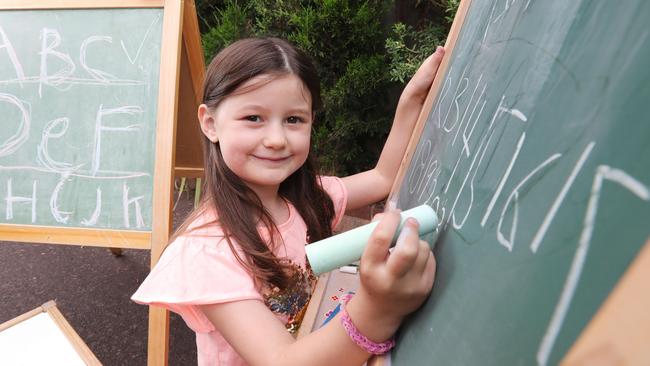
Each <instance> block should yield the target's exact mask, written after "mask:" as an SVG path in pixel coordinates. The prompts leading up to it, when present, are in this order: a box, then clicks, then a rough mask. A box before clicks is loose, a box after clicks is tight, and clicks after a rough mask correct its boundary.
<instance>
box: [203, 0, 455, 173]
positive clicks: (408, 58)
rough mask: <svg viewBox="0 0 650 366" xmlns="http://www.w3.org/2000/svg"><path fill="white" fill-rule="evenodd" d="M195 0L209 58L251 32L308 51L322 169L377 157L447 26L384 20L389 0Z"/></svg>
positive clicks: (354, 167)
mask: <svg viewBox="0 0 650 366" xmlns="http://www.w3.org/2000/svg"><path fill="white" fill-rule="evenodd" d="M457 2H458V0H442V1H441V0H438V1H430V2H429V3H426V4H421V3H420V2H419V1H418V2H416V3H415V4H413V5H412V7H413V9H414V11H415V12H417V11H421V10H422V9H425V8H426V9H432V8H436V9H438V10H440V9H443V10H444V9H448V8H449V7H450V4H451V6H453V4H454V3H457ZM196 5H197V10H198V12H199V18H200V21H201V30H202V32H203V34H202V42H203V48H204V52H205V56H206V60H210V59H211V58H212V57H213V56H214V55H215V54H216V53H217V52H218V51H219V50H221V49H222V48H223V47H225V46H227V45H228V44H230V43H232V42H233V41H235V40H237V39H240V38H242V37H249V36H276V37H281V38H284V39H287V40H289V41H290V42H292V43H293V44H295V45H296V46H298V47H299V48H301V49H302V50H304V51H305V52H307V53H308V54H309V55H310V56H311V57H312V59H313V60H314V63H315V64H316V67H317V69H318V72H319V76H320V78H321V87H322V95H323V102H324V110H323V111H322V112H321V113H320V114H319V115H318V116H317V123H316V126H315V128H314V133H313V141H312V142H313V146H314V151H315V153H316V154H317V156H318V158H319V160H320V164H321V168H323V170H324V171H325V172H327V173H332V174H339V175H345V174H352V173H356V172H359V171H361V170H364V169H368V168H370V167H372V166H373V164H374V163H376V161H377V158H378V156H379V153H380V152H381V148H382V147H383V142H384V140H385V138H386V134H387V133H388V130H389V128H390V124H391V122H392V118H393V114H394V111H395V106H396V103H397V99H398V97H399V92H400V91H401V89H402V88H403V86H404V83H405V82H406V81H408V79H409V78H410V77H411V76H412V75H413V73H414V72H415V70H417V67H418V65H419V64H420V63H421V62H422V60H423V59H424V58H425V57H426V56H427V55H429V54H430V53H431V52H432V51H433V50H434V49H435V46H437V45H439V44H441V41H442V39H443V38H444V35H445V34H446V32H447V28H448V22H447V21H446V20H445V19H442V18H441V19H438V20H435V21H434V20H427V19H425V20H424V21H423V22H419V23H420V24H416V25H406V24H402V23H396V24H389V22H387V21H386V19H387V18H388V14H389V11H391V10H392V8H393V6H394V4H393V2H392V1H387V0H366V1H344V0H312V1H299V0H240V1H237V0H224V1H207V0H202V1H197V3H196ZM456 6H457V5H456ZM454 12H455V10H454ZM422 14H426V12H423V13H422ZM442 14H443V16H449V13H445V12H444V11H442ZM452 16H453V15H452ZM439 18H440V17H439Z"/></svg>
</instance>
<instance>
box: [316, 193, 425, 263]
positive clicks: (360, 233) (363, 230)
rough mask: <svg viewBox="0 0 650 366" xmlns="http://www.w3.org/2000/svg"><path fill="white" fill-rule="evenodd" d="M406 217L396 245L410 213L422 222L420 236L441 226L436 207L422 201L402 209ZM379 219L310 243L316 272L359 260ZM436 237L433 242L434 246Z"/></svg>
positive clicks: (403, 219) (403, 218)
mask: <svg viewBox="0 0 650 366" xmlns="http://www.w3.org/2000/svg"><path fill="white" fill-rule="evenodd" d="M401 217H402V220H401V222H400V225H399V227H398V229H397V230H396V232H395V236H394V237H393V245H394V244H395V240H396V239H397V236H398V235H399V232H400V231H401V230H402V227H403V226H404V222H405V221H406V219H408V218H409V217H412V218H414V219H416V220H417V221H418V222H419V223H420V227H419V230H418V233H419V235H420V236H422V235H424V234H427V233H431V232H433V231H434V230H435V229H436V227H437V226H438V216H437V215H436V212H435V211H434V210H433V208H431V207H429V206H427V205H421V206H418V207H415V208H412V209H410V210H406V211H402V213H401ZM378 224H379V222H371V223H369V224H366V225H363V226H360V227H358V228H355V229H352V230H350V231H346V232H344V233H341V234H338V235H334V236H331V237H329V238H327V239H323V240H319V241H317V242H315V243H312V244H309V245H307V247H306V248H305V250H306V251H307V260H309V264H310V265H311V268H312V270H313V271H314V273H315V274H316V275H319V274H321V273H325V272H329V271H331V270H334V269H336V268H339V267H341V266H344V265H347V264H350V263H352V262H355V261H357V260H359V259H360V258H361V254H362V253H363V250H364V248H365V247H366V243H367V242H368V239H369V238H370V235H371V234H372V232H373V230H374V229H375V227H376V226H377V225H378ZM434 242H435V237H434V239H433V240H432V242H431V243H429V244H430V245H432V246H433V244H434Z"/></svg>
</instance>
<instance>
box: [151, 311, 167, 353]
mask: <svg viewBox="0 0 650 366" xmlns="http://www.w3.org/2000/svg"><path fill="white" fill-rule="evenodd" d="M168 344H169V311H167V310H165V309H163V308H160V307H157V306H149V341H148V348H147V365H148V366H167V361H168V356H169V354H168V351H169V348H168V347H167V346H168Z"/></svg>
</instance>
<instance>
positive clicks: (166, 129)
mask: <svg viewBox="0 0 650 366" xmlns="http://www.w3.org/2000/svg"><path fill="white" fill-rule="evenodd" d="M117 8H160V9H163V24H162V39H161V57H160V80H159V84H158V99H157V100H158V110H157V114H156V141H155V144H156V147H155V163H154V178H153V186H152V190H153V192H152V193H153V194H152V197H153V202H152V225H151V231H148V232H146V231H145V232H141V231H127V230H106V229H85V228H67V227H50V226H37V225H6V224H2V225H0V238H2V240H7V241H18V242H28V243H45V244H72V245H84V246H97V247H110V248H133V249H149V250H151V266H152V267H153V266H154V265H155V264H156V262H157V261H158V259H159V258H160V255H161V254H162V251H163V249H164V248H165V246H166V245H167V242H168V240H169V236H170V233H171V230H172V200H173V188H174V186H173V181H174V177H175V175H177V174H178V175H182V176H192V177H193V176H200V175H201V174H202V156H201V155H200V151H199V150H197V149H190V150H189V151H188V149H183V148H182V147H179V145H178V144H177V140H176V137H177V136H176V132H177V126H178V124H179V123H181V122H179V118H178V116H179V115H181V116H183V117H184V118H183V120H184V121H188V122H183V123H184V124H186V125H187V126H183V128H182V129H179V130H180V131H181V133H180V142H181V143H185V145H186V146H194V147H196V146H197V144H196V141H198V137H197V136H199V135H198V134H199V133H200V130H199V129H198V124H197V123H195V122H196V107H197V106H198V103H199V102H200V100H201V91H200V90H201V84H202V82H203V75H204V62H203V51H202V48H201V40H200V32H199V26H198V19H197V14H196V8H195V4H194V0H6V1H3V2H2V4H0V10H45V9H47V10H55V9H60V10H63V9H117ZM181 40H182V41H183V42H181ZM179 100H180V101H181V102H182V105H183V106H182V108H181V107H180V106H179ZM170 147H172V148H170ZM177 152H178V156H179V157H180V159H181V160H182V165H181V166H176V164H175V158H176V153H177ZM168 339H169V313H168V312H167V311H166V310H164V309H162V308H158V307H150V311H149V340H148V345H149V347H148V364H149V365H166V364H167V360H168Z"/></svg>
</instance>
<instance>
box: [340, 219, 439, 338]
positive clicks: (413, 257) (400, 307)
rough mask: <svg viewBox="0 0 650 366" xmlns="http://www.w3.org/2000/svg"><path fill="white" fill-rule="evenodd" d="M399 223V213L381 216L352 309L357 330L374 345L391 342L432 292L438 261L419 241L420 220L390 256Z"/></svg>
mask: <svg viewBox="0 0 650 366" xmlns="http://www.w3.org/2000/svg"><path fill="white" fill-rule="evenodd" d="M399 223H400V215H399V211H397V210H390V211H388V212H386V213H385V214H384V215H382V219H381V221H380V222H379V223H378V225H377V227H376V228H375V230H374V231H373V233H372V235H371V237H370V239H369V240H368V244H367V246H366V248H365V250H364V252H363V256H362V257H361V265H360V281H361V286H360V288H359V290H358V291H357V294H356V295H355V296H354V298H353V299H352V300H351V301H350V303H349V304H348V312H349V313H350V316H351V318H352V319H354V322H355V325H356V326H357V328H359V329H360V330H361V331H362V333H364V334H365V335H366V336H367V337H368V338H369V339H371V340H373V341H383V340H385V339H388V338H389V337H390V336H391V335H392V334H393V333H394V332H395V331H396V330H397V328H398V327H399V324H400V323H401V321H402V319H403V318H404V316H406V315H407V314H409V313H411V312H413V311H414V310H416V309H417V308H418V307H420V305H422V303H423V302H424V300H425V299H426V298H427V296H428V294H429V293H430V292H431V288H432V287H433V281H434V276H435V270H436V262H435V258H434V257H433V253H432V252H431V249H430V248H429V245H428V244H427V243H426V242H425V241H423V240H420V239H419V236H418V226H419V224H418V222H417V221H416V220H414V219H412V218H409V219H407V220H406V222H405V224H404V228H403V229H402V231H401V233H400V235H399V238H398V240H397V244H396V246H395V248H394V249H393V250H392V252H390V253H389V248H390V245H391V241H392V239H393V236H394V234H395V232H396V230H397V227H398V226H399ZM366 331H367V332H368V334H366V333H365V332H366Z"/></svg>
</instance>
